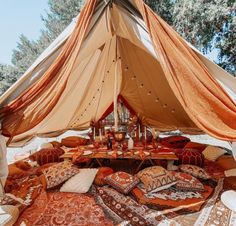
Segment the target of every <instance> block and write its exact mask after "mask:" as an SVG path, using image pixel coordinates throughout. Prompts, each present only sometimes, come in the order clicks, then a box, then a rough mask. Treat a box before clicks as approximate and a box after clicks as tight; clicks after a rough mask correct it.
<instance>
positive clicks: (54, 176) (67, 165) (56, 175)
mask: <svg viewBox="0 0 236 226" xmlns="http://www.w3.org/2000/svg"><path fill="white" fill-rule="evenodd" d="M42 171H43V175H44V176H45V179H46V182H47V189H49V188H53V187H56V186H57V185H59V184H61V183H63V182H64V181H66V180H68V179H69V178H71V177H72V176H74V175H75V174H77V173H78V172H79V169H78V168H76V167H75V166H74V165H73V164H72V163H71V162H70V161H64V162H60V163H57V164H55V165H53V166H51V167H48V168H46V169H44V170H42Z"/></svg>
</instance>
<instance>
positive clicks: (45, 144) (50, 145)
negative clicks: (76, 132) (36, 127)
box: [38, 143, 53, 151]
mask: <svg viewBox="0 0 236 226" xmlns="http://www.w3.org/2000/svg"><path fill="white" fill-rule="evenodd" d="M43 148H53V145H52V144H51V143H42V144H41V145H40V146H39V148H38V151H40V150H41V149H43Z"/></svg>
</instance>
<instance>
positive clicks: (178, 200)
mask: <svg viewBox="0 0 236 226" xmlns="http://www.w3.org/2000/svg"><path fill="white" fill-rule="evenodd" d="M205 182H206V183H204V191H202V192H199V191H183V190H179V189H177V188H176V187H175V186H172V187H170V188H167V189H164V190H162V191H158V192H152V193H150V192H149V193H148V192H147V191H146V190H145V187H144V185H143V184H142V183H140V184H139V185H138V186H137V187H136V188H134V189H133V190H132V194H133V196H134V197H135V198H136V200H137V201H138V202H139V203H140V204H142V205H145V206H148V207H150V208H152V209H155V210H159V211H161V210H165V209H168V212H169V214H170V218H173V216H174V213H175V211H176V213H177V216H178V215H179V214H185V213H186V214H187V213H193V212H196V211H199V210H200V209H201V207H202V206H203V205H204V203H205V202H206V201H207V198H208V197H210V196H211V195H212V193H213V192H214V186H211V185H210V184H208V183H207V182H208V181H205ZM172 208H173V209H172ZM168 212H167V213H168ZM165 216H168V215H166V214H165ZM186 225H188V224H186Z"/></svg>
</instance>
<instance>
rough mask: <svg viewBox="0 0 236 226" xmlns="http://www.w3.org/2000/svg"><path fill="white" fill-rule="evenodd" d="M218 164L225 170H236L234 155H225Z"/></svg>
mask: <svg viewBox="0 0 236 226" xmlns="http://www.w3.org/2000/svg"><path fill="white" fill-rule="evenodd" d="M216 162H217V164H218V165H220V166H221V167H222V168H223V169H224V170H229V169H234V168H236V161H235V160H234V157H233V156H232V155H223V156H221V157H219V158H218V159H217V160H216Z"/></svg>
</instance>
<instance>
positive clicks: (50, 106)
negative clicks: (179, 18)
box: [0, 0, 236, 146]
mask: <svg viewBox="0 0 236 226" xmlns="http://www.w3.org/2000/svg"><path fill="white" fill-rule="evenodd" d="M217 81H218V82H217ZM118 96H122V97H123V98H124V99H125V101H126V102H127V103H128V104H129V106H130V107H131V108H132V109H133V110H134V111H135V112H136V113H137V115H138V116H139V118H140V119H141V120H142V122H143V123H144V124H146V125H150V126H154V127H156V128H158V129H159V130H161V131H168V130H175V129H179V130H181V131H184V132H188V133H198V132H200V131H203V132H205V133H208V134H210V135H213V136H215V137H216V138H219V139H222V140H228V141H234V140H236V104H235V100H236V79H235V78H233V77H232V76H230V75H229V74H228V73H227V72H225V71H224V70H222V69H221V68H219V67H218V66H217V65H215V64H214V63H212V62H211V61H209V60H208V59H207V58H205V57H204V56H203V55H202V54H201V53H199V52H198V51H197V50H195V49H194V48H193V47H192V46H191V45H189V44H188V43H186V42H185V41H184V40H183V39H182V38H181V37H180V36H179V35H178V34H177V33H176V32H175V31H174V30H173V29H172V28H171V27H170V26H168V25H167V24H166V23H165V22H164V21H163V20H162V19H161V18H160V17H158V16H157V15H155V14H154V13H153V12H152V10H151V9H150V8H149V7H148V6H147V5H145V4H144V3H143V2H142V1H141V0H113V1H111V0H89V1H87V3H86V4H85V6H84V8H83V10H82V11H81V13H80V15H79V17H78V18H77V19H76V20H74V21H73V22H72V23H71V24H70V25H69V27H68V28H67V29H66V30H65V31H64V32H63V33H62V34H61V35H60V36H59V37H58V38H57V39H56V40H55V41H54V42H53V43H52V44H51V45H50V46H49V47H48V48H47V49H46V50H45V51H44V52H43V53H42V55H41V56H40V57H39V58H38V59H37V60H36V62H35V63H34V64H33V65H32V66H31V67H30V68H29V70H28V71H27V72H26V73H25V74H24V75H23V77H22V78H21V79H20V80H19V81H18V82H17V83H16V84H15V85H14V86H13V87H12V88H10V89H9V90H8V91H7V92H6V93H5V94H4V95H3V96H2V97H1V98H0V104H1V110H0V113H1V122H2V129H3V134H4V135H5V136H6V137H8V143H9V145H12V146H17V145H18V146H19V145H24V144H25V143H26V142H27V141H28V140H30V139H31V138H32V137H34V136H36V135H37V136H55V135H58V134H60V133H62V132H64V131H66V130H69V129H75V130H80V129H85V128H88V127H89V126H90V123H91V121H98V120H99V119H100V118H101V117H102V115H103V114H104V112H106V110H107V109H108V108H109V107H110V106H111V104H112V103H114V108H116V100H117V97H118Z"/></svg>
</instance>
